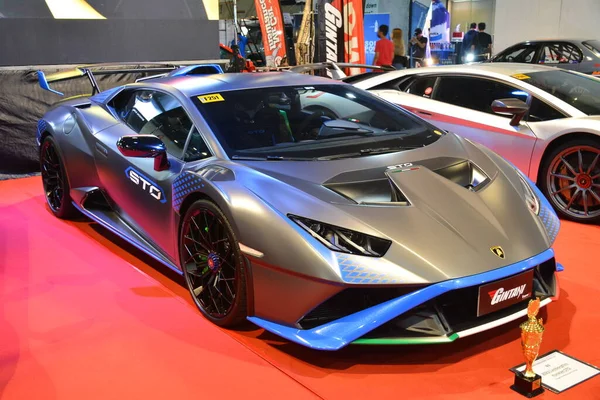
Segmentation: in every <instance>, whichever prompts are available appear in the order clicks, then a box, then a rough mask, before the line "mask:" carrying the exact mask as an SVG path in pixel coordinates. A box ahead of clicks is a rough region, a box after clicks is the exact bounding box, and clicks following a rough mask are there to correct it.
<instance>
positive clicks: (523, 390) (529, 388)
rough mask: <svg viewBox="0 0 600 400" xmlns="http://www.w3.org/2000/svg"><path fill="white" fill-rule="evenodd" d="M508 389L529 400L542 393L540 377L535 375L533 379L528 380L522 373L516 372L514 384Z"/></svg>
mask: <svg viewBox="0 0 600 400" xmlns="http://www.w3.org/2000/svg"><path fill="white" fill-rule="evenodd" d="M510 388H511V389H512V390H514V391H515V392H517V393H519V394H522V395H523V396H525V397H527V398H529V399H531V398H532V397H536V396H538V395H540V394H542V393H544V388H543V387H542V377H541V376H539V375H537V374H536V375H535V376H534V377H533V378H528V377H526V376H525V375H524V374H523V373H522V372H516V373H515V383H514V384H513V385H512V386H511V387H510Z"/></svg>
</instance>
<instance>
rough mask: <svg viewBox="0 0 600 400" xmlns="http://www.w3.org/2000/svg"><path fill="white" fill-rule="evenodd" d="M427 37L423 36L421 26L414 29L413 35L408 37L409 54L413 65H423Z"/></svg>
mask: <svg viewBox="0 0 600 400" xmlns="http://www.w3.org/2000/svg"><path fill="white" fill-rule="evenodd" d="M427 42H428V40H427V38H426V37H425V36H423V30H422V29H421V28H417V29H415V36H413V37H412V39H410V44H411V55H412V60H413V66H414V67H417V68H418V67H422V66H424V65H425V57H426V56H427Z"/></svg>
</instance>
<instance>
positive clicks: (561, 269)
mask: <svg viewBox="0 0 600 400" xmlns="http://www.w3.org/2000/svg"><path fill="white" fill-rule="evenodd" d="M564 270H565V267H563V265H562V264H559V263H556V272H563V271H564Z"/></svg>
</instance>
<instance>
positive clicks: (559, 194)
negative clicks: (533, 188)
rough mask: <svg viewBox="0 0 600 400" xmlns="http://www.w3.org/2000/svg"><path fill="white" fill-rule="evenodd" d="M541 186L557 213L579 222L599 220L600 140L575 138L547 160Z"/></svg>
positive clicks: (543, 168) (553, 152)
mask: <svg viewBox="0 0 600 400" xmlns="http://www.w3.org/2000/svg"><path fill="white" fill-rule="evenodd" d="M541 172H542V175H541V182H540V186H541V189H542V191H543V192H544V194H545V195H546V196H547V197H548V199H549V200H550V203H551V204H552V206H553V207H554V208H555V209H556V211H557V212H558V214H560V215H561V216H562V217H564V218H566V219H570V220H572V221H577V222H586V223H596V222H600V142H599V141H596V140H593V139H576V140H573V141H570V142H567V143H565V144H563V145H561V146H559V147H557V148H556V149H555V150H554V151H552V153H551V154H550V155H549V156H548V157H547V158H546V159H545V160H544V162H543V165H542V170H541Z"/></svg>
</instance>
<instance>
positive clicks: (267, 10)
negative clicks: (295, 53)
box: [254, 0, 286, 67]
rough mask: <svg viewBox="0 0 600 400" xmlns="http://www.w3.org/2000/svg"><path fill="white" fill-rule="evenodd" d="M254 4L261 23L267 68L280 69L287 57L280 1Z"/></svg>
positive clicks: (258, 1)
mask: <svg viewBox="0 0 600 400" xmlns="http://www.w3.org/2000/svg"><path fill="white" fill-rule="evenodd" d="M254 4H255V5H256V12H257V14H258V20H259V22H260V30H261V32H262V38H263V46H264V51H265V60H266V63H267V67H279V66H280V65H281V61H282V60H283V59H284V58H285V56H286V44H285V33H284V30H283V17H282V14H281V8H280V7H279V0H254Z"/></svg>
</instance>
